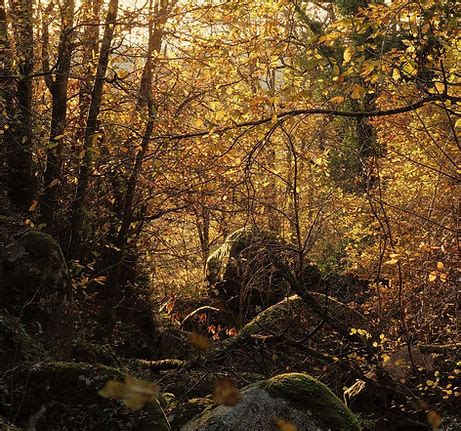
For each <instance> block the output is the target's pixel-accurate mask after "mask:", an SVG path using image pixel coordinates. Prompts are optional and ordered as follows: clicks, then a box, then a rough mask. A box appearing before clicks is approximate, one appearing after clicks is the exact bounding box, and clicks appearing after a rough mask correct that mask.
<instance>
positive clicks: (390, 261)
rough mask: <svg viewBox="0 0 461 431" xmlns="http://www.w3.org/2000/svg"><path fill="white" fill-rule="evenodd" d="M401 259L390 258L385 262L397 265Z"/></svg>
mask: <svg viewBox="0 0 461 431" xmlns="http://www.w3.org/2000/svg"><path fill="white" fill-rule="evenodd" d="M398 262H399V260H398V259H390V260H388V261H386V262H384V264H385V265H395V264H396V263H398Z"/></svg>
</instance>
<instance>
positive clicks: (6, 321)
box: [0, 311, 47, 369]
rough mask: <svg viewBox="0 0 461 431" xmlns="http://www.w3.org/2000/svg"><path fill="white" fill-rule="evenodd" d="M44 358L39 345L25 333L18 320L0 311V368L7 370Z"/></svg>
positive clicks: (44, 354)
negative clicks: (25, 362) (23, 362)
mask: <svg viewBox="0 0 461 431" xmlns="http://www.w3.org/2000/svg"><path fill="white" fill-rule="evenodd" d="M46 357H47V354H46V352H45V350H44V349H43V347H42V346H41V344H40V343H39V342H38V341H37V340H35V339H33V338H32V337H31V336H30V335H29V334H28V333H27V331H26V330H25V329H24V326H23V325H22V324H21V322H20V321H19V319H17V318H15V317H13V316H11V315H10V314H8V313H7V312H5V311H0V367H1V368H3V369H7V368H8V367H9V366H12V365H14V364H16V363H18V362H21V361H37V360H42V359H45V358H46Z"/></svg>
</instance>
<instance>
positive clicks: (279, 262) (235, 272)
mask: <svg viewBox="0 0 461 431" xmlns="http://www.w3.org/2000/svg"><path fill="white" fill-rule="evenodd" d="M298 259H299V256H298V254H297V253H296V252H295V251H294V248H293V247H292V246H289V245H288V244H286V243H285V242H284V241H283V240H282V239H281V238H279V237H278V236H277V235H275V234H274V233H272V232H268V231H264V230H261V229H259V228H258V227H257V226H247V227H244V228H242V229H239V230H237V231H235V232H233V233H232V234H230V235H229V236H228V237H227V238H226V240H225V241H224V243H223V244H222V245H221V247H219V248H218V249H217V250H215V251H214V253H212V254H211V255H210V257H209V258H208V260H207V265H206V270H207V280H208V283H209V285H210V290H211V292H214V293H215V294H216V295H217V296H218V297H219V298H220V299H221V300H222V301H224V302H225V303H226V304H227V306H228V308H229V310H230V311H231V312H232V313H233V314H234V316H235V317H236V318H238V321H239V323H241V322H243V321H247V320H248V318H252V317H253V316H255V315H256V314H257V311H258V310H259V309H261V308H266V307H268V306H270V305H272V304H275V303H276V302H278V301H280V300H281V299H282V298H283V297H284V296H285V295H286V293H287V291H288V285H287V283H286V281H285V279H284V277H283V274H282V270H281V267H283V268H291V269H292V270H293V271H295V270H296V265H298V264H299V262H298ZM304 272H305V274H304V279H305V281H306V283H307V284H308V285H312V284H318V283H319V282H320V273H319V271H318V270H317V269H316V268H315V267H314V266H310V265H306V268H305V271H304Z"/></svg>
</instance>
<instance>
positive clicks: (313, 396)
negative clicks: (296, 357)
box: [263, 373, 361, 431]
mask: <svg viewBox="0 0 461 431" xmlns="http://www.w3.org/2000/svg"><path fill="white" fill-rule="evenodd" d="M263 386H264V388H265V389H266V390H267V392H268V393H269V394H270V395H271V396H273V397H278V398H283V399H285V400H288V401H290V402H291V403H293V405H294V406H296V407H297V408H299V409H300V410H303V411H307V410H309V411H311V412H312V416H313V417H314V418H315V419H316V420H317V421H318V422H319V423H320V424H321V425H323V426H325V427H327V428H330V429H335V430H342V431H348V430H351V431H352V430H360V429H361V427H360V424H359V421H358V419H357V418H356V417H355V416H354V414H353V413H352V412H351V411H350V410H349V409H348V408H347V407H346V406H345V405H344V404H343V403H342V402H341V401H340V400H339V398H337V397H336V396H335V395H334V394H333V392H331V391H330V389H328V387H327V386H325V385H324V384H323V383H321V382H319V381H318V380H316V379H314V378H313V377H311V376H309V375H307V374H303V373H289V374H281V375H278V376H275V377H272V378H271V379H269V380H267V381H265V382H264V383H263Z"/></svg>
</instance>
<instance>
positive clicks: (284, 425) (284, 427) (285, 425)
mask: <svg viewBox="0 0 461 431" xmlns="http://www.w3.org/2000/svg"><path fill="white" fill-rule="evenodd" d="M275 425H276V426H277V428H278V429H279V430H280V431H297V430H298V427H297V426H296V425H294V424H292V423H291V422H288V421H286V420H285V419H276V421H275Z"/></svg>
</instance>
